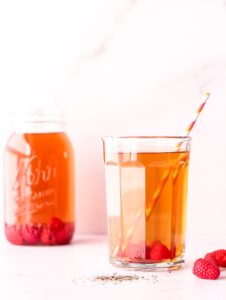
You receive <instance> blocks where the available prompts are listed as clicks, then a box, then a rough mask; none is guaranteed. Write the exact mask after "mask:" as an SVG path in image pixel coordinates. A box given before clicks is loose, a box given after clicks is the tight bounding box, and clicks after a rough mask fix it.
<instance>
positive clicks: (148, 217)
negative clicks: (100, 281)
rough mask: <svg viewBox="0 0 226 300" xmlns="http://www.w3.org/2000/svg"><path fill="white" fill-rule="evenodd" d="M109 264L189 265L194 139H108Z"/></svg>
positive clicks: (152, 267) (138, 266) (105, 140)
mask: <svg viewBox="0 0 226 300" xmlns="http://www.w3.org/2000/svg"><path fill="white" fill-rule="evenodd" d="M103 143H104V163H105V177H106V201H107V215H108V240H109V256H110V262H111V263H112V264H114V265H118V266H122V267H128V268H134V269H141V270H142V269H144V270H145V269H147V270H159V269H166V270H167V269H176V268H179V267H181V266H182V265H183V264H184V254H185V225H186V203H187V188H188V164H189V152H190V137H186V136H185V137H183V136H181V137H180V136H175V137H174V136H166V137H164V136H156V137H155V136H151V137H104V138H103Z"/></svg>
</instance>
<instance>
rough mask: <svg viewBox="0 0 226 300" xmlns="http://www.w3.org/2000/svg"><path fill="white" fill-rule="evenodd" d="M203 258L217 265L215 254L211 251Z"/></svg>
mask: <svg viewBox="0 0 226 300" xmlns="http://www.w3.org/2000/svg"><path fill="white" fill-rule="evenodd" d="M204 258H205V259H206V260H209V261H212V262H213V263H214V264H215V265H216V266H218V262H217V260H216V258H215V256H214V255H213V253H207V254H206V255H205V257H204Z"/></svg>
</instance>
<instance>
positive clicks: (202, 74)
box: [0, 0, 226, 237]
mask: <svg viewBox="0 0 226 300" xmlns="http://www.w3.org/2000/svg"><path fill="white" fill-rule="evenodd" d="M204 91H209V92H210V93H211V98H210V99H209V102H208V104H207V105H206V107H205V110H204V111H203V112H202V115H201V116H200V119H199V121H198V123H197V125H196V127H195V129H194V131H193V132H192V137H193V142H192V152H191V154H192V155H191V164H190V178H189V197H188V200H189V201H188V203H189V206H188V227H187V229H188V234H193V233H208V234H210V236H213V237H214V234H215V233H225V234H226V218H225V210H226V1H225V0H205V1H204V0H193V1H191V0H190V1H183V0H171V1H168V0H77V1H72V0H71V1H69V0H68V1H65V0H60V1H59V0H58V1H57V0H55V1H50V0H40V1H31V0H29V1H24V0H21V1H16V0H15V1H13V0H2V1H1V2H0V105H1V107H0V147H1V155H2V153H3V147H4V144H5V140H6V138H7V135H8V133H9V123H10V122H9V113H10V111H11V110H12V109H13V110H17V108H20V107H23V106H26V107H27V106H38V107H40V106H45V107H46V106H50V107H51V106H58V107H63V108H64V109H65V111H66V114H67V118H68V129H69V132H70V136H71V139H72V141H73V144H74V148H75V151H76V172H77V178H76V189H77V197H76V198H77V199H76V201H77V220H78V221H77V222H78V232H79V233H105V232H106V208H105V189H104V165H103V161H102V160H103V157H102V142H101V137H102V136H105V135H159V134H164V135H165V134H172V135H177V134H183V131H184V128H185V127H186V126H187V124H188V123H189V122H190V118H191V116H192V115H193V112H194V110H195V109H196V107H197V105H198V104H199V101H200V100H199V99H200V97H201V95H202V93H203V92H204ZM0 165H1V167H2V165H3V158H2V156H1V164H0ZM1 178H2V168H1ZM0 187H1V188H0V192H1V197H0V198H1V202H0V212H1V219H0V221H1V222H2V215H3V213H2V212H3V201H4V197H3V185H2V180H1V185H0Z"/></svg>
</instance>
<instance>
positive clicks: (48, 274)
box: [0, 235, 226, 300]
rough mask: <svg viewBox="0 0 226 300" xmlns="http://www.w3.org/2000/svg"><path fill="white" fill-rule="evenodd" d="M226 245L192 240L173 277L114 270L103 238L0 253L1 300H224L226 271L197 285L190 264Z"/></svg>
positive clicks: (5, 249)
mask: <svg viewBox="0 0 226 300" xmlns="http://www.w3.org/2000/svg"><path fill="white" fill-rule="evenodd" d="M223 243H226V239H225V238H224V237H222V236H220V235H218V236H215V239H214V242H213V241H212V240H211V238H210V236H209V235H205V236H204V235H196V236H193V237H191V239H190V241H189V245H188V247H187V262H186V265H185V267H184V268H183V269H181V270H178V271H174V272H171V273H169V272H154V273H150V272H134V271H126V270H123V269H119V268H115V267H112V266H111V265H110V264H109V262H108V257H107V239H106V237H105V236H80V237H77V239H75V243H74V244H73V245H71V246H62V247H16V246H11V245H9V244H6V243H3V244H2V245H1V247H0V297H1V299H7V300H14V299H15V300H30V299H34V300H36V299H49V300H51V299H54V300H58V299H67V300H72V299H131V300H133V299H144V300H146V299H152V298H154V299H159V300H171V299H177V300H180V299H181V300H182V299H183V300H186V299H189V300H190V299H194V300H200V299H206V300H212V299H219V300H223V299H225V293H226V285H225V280H226V273H225V272H226V271H222V273H221V277H220V278H219V279H218V280H216V281H210V280H201V279H198V278H196V277H195V276H194V275H193V274H192V264H193V262H194V260H195V259H196V258H197V257H199V256H203V255H204V253H205V252H206V251H210V250H213V249H215V248H219V247H221V246H222V245H223ZM113 273H117V274H121V275H127V274H129V275H138V276H144V279H142V280H138V281H133V282H126V283H125V282H123V283H119V284H117V285H116V284H114V283H102V282H97V281H94V280H93V278H94V277H95V276H98V275H112V274H113Z"/></svg>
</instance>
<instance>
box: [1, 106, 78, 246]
mask: <svg viewBox="0 0 226 300" xmlns="http://www.w3.org/2000/svg"><path fill="white" fill-rule="evenodd" d="M62 116H63V115H62V113H61V112H54V111H43V110H42V111H41V110H38V111H33V112H30V113H28V114H26V115H25V116H23V120H21V119H20V120H19V121H17V122H16V126H15V130H14V132H13V133H12V134H11V136H10V137H9V140H8V142H7V144H6V147H5V162H4V180H5V182H4V190H5V191H4V193H5V235H6V238H7V240H8V241H9V242H11V243H12V244H16V245H63V244H68V243H69V242H70V241H71V239H72V237H73V233H74V229H75V212H74V209H75V203H74V201H75V199H74V198H75V187H74V184H75V182H74V153H73V147H72V144H71V142H70V139H69V137H68V135H67V134H66V132H65V130H64V122H63V118H62Z"/></svg>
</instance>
